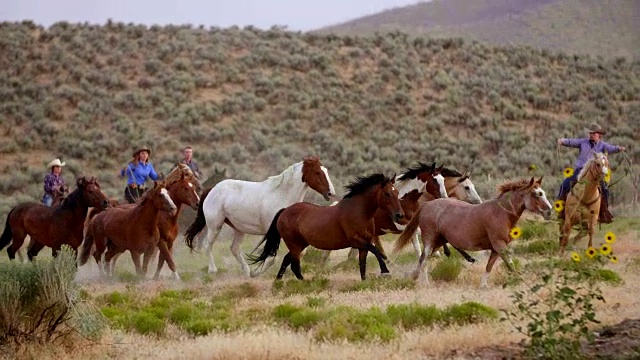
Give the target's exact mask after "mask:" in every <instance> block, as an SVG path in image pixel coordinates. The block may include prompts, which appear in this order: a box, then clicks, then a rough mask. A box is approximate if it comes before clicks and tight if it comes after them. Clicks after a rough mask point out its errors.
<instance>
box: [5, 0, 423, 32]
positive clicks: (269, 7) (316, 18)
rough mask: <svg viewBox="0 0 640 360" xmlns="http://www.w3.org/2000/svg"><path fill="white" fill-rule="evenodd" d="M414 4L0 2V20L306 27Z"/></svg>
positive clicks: (351, 0) (388, 0) (370, 0)
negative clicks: (110, 21)
mask: <svg viewBox="0 0 640 360" xmlns="http://www.w3.org/2000/svg"><path fill="white" fill-rule="evenodd" d="M417 2H424V0H423V1H418V0H316V1H312V0H235V1H232V0H227V1H221V0H182V1H176V0H102V1H97V0H1V1H0V21H22V20H31V21H33V22H34V23H36V24H39V25H43V26H45V27H48V26H50V25H52V24H53V23H55V22H58V21H67V22H71V23H77V22H89V23H91V24H104V23H105V22H106V21H107V20H108V19H112V20H113V21H115V22H124V23H129V22H132V23H136V24H146V25H154V24H157V25H167V24H174V25H181V24H192V25H194V26H198V25H205V26H206V27H210V26H217V27H221V28H226V27H230V26H233V25H238V26H240V27H245V26H248V25H253V26H255V27H257V28H261V29H268V28H270V27H271V26H273V25H278V26H286V27H287V28H288V29H289V30H293V31H298V30H300V31H308V30H315V29H318V28H321V27H324V26H328V25H334V24H337V23H341V22H344V21H348V20H351V19H354V18H357V17H361V16H364V15H369V14H373V13H377V12H380V11H382V10H387V9H391V8H394V7H401V6H406V5H411V4H415V3H417Z"/></svg>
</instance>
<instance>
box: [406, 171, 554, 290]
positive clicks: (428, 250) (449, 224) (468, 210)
mask: <svg viewBox="0 0 640 360" xmlns="http://www.w3.org/2000/svg"><path fill="white" fill-rule="evenodd" d="M541 184H542V178H540V179H539V180H538V181H535V180H534V178H531V180H530V181H529V180H526V179H522V180H518V181H511V182H506V183H504V184H502V185H500V187H499V189H498V191H499V194H498V197H497V198H496V199H493V200H489V201H485V202H483V203H482V204H477V205H475V204H469V203H466V202H463V201H458V200H455V199H451V198H445V199H436V200H433V201H430V202H427V203H425V204H423V205H422V206H421V207H420V209H419V210H418V212H417V214H415V215H414V217H413V219H411V221H409V224H408V225H407V227H406V228H405V230H404V231H403V232H402V235H400V237H399V238H398V240H396V246H395V251H396V252H397V251H399V250H401V249H402V248H404V247H405V246H406V245H407V244H408V243H409V241H410V240H411V238H412V236H413V233H414V232H415V231H416V230H417V228H418V227H420V229H421V231H422V242H423V244H424V252H423V253H422V256H420V262H419V264H418V267H417V269H416V270H415V272H414V277H415V278H416V279H418V278H419V277H420V275H421V274H422V271H423V269H425V267H426V264H427V258H428V257H429V256H430V255H431V254H432V253H433V251H435V250H436V249H438V248H439V247H440V246H443V245H444V244H445V243H447V242H449V243H451V245H453V246H455V247H456V248H460V249H464V250H470V251H479V250H491V256H490V257H489V261H488V262H487V267H486V272H485V274H484V275H483V276H482V282H481V286H483V287H484V286H487V279H488V277H489V273H490V272H491V269H492V268H493V264H494V263H495V261H496V259H497V258H498V256H500V257H502V259H503V260H504V262H505V263H506V264H507V266H508V267H509V269H511V270H512V269H513V262H512V260H511V257H510V255H509V253H508V252H507V251H505V250H506V248H507V245H508V244H509V242H511V238H510V235H509V234H510V231H511V229H512V228H513V227H514V226H515V225H516V223H517V222H518V219H519V218H520V216H521V215H522V213H523V212H524V210H525V209H527V210H529V211H532V212H536V213H539V214H541V215H543V216H545V218H548V217H549V216H550V214H551V210H552V207H551V204H550V203H549V201H548V200H547V197H546V195H545V192H544V190H542V187H541ZM427 271H428V269H427ZM427 271H425V281H426V282H428V281H429V278H428V273H427Z"/></svg>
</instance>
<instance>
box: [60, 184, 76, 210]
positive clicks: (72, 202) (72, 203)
mask: <svg viewBox="0 0 640 360" xmlns="http://www.w3.org/2000/svg"><path fill="white" fill-rule="evenodd" d="M80 202H82V190H80V188H79V187H76V189H75V190H73V191H72V192H71V193H70V194H69V195H68V196H66V197H65V198H64V199H62V202H60V205H58V209H74V208H76V207H77V206H78V204H79V203H80Z"/></svg>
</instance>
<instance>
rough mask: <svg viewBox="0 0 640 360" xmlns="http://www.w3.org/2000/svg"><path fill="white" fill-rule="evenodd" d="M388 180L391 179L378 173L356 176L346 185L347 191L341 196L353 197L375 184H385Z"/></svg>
mask: <svg viewBox="0 0 640 360" xmlns="http://www.w3.org/2000/svg"><path fill="white" fill-rule="evenodd" d="M389 181H391V179H389V178H388V177H387V176H385V175H383V174H380V173H377V174H372V175H369V176H365V177H357V178H356V179H355V180H354V181H353V182H352V183H351V184H349V185H347V186H346V189H347V190H348V193H347V194H346V195H345V196H344V197H343V198H344V199H346V198H350V197H354V196H356V195H358V194H361V193H363V192H365V191H366V190H368V189H369V188H370V187H372V186H375V185H381V186H385V185H386V184H387V183H388V182H389Z"/></svg>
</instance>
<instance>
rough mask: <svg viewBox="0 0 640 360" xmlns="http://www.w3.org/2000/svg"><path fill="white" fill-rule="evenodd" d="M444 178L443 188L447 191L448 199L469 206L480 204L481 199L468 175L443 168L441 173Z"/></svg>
mask: <svg viewBox="0 0 640 360" xmlns="http://www.w3.org/2000/svg"><path fill="white" fill-rule="evenodd" d="M441 174H442V176H444V187H445V188H446V189H447V194H448V195H449V197H452V198H456V199H458V200H462V201H466V202H468V203H470V204H480V203H481V202H482V199H481V198H480V195H478V192H477V191H476V187H475V185H473V183H472V182H471V178H470V174H469V173H464V174H461V173H460V172H458V171H456V170H453V169H448V168H444V169H442V172H441Z"/></svg>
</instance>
